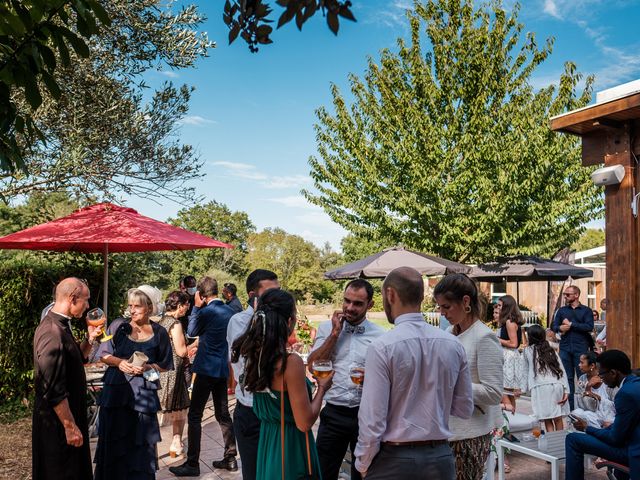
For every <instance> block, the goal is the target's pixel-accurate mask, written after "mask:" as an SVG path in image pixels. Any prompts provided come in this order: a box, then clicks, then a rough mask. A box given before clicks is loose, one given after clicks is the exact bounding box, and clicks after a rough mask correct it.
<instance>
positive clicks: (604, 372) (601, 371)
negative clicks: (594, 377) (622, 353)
mask: <svg viewBox="0 0 640 480" xmlns="http://www.w3.org/2000/svg"><path fill="white" fill-rule="evenodd" d="M609 372H611V370H598V376H599V377H604V376H605V375H607V374H608V373H609Z"/></svg>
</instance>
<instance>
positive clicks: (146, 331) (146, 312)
mask: <svg viewBox="0 0 640 480" xmlns="http://www.w3.org/2000/svg"><path fill="white" fill-rule="evenodd" d="M157 296H159V292H158V290H157V289H155V288H153V287H149V286H148V285H143V286H142V287H140V288H134V289H131V290H129V292H128V294H127V300H128V301H127V303H128V308H127V310H128V312H129V314H130V319H122V318H121V319H117V320H114V321H113V322H112V323H111V324H110V325H109V328H108V329H107V333H108V334H110V335H113V337H112V338H111V340H109V341H107V342H103V343H102V344H101V345H100V348H99V349H98V354H97V356H98V358H100V360H101V361H102V362H103V363H104V364H106V365H107V366H108V367H109V368H108V369H107V371H106V372H105V375H104V380H103V382H104V388H103V390H102V394H101V396H100V399H99V405H100V417H99V423H98V446H97V449H96V454H95V459H94V462H95V463H96V469H95V478H96V480H102V479H104V480H118V479H127V480H130V479H154V478H155V474H156V470H158V458H157V453H156V444H157V443H158V442H159V441H160V427H159V425H158V418H157V415H156V414H157V412H158V410H160V401H159V399H158V393H157V390H158V388H159V385H160V383H159V381H158V379H159V375H158V373H159V372H163V371H167V370H171V369H173V357H172V351H171V343H170V340H169V335H168V334H167V331H166V330H165V329H164V328H163V327H162V326H160V325H158V324H156V323H153V322H151V321H150V320H149V317H151V316H154V315H157V314H158V302H157V301H154V300H155V298H156V297H157Z"/></svg>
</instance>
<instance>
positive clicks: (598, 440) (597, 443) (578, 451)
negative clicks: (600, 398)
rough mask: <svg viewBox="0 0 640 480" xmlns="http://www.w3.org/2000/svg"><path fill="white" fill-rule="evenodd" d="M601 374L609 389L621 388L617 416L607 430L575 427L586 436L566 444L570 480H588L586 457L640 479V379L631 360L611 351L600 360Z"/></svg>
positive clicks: (572, 436) (580, 423)
mask: <svg viewBox="0 0 640 480" xmlns="http://www.w3.org/2000/svg"><path fill="white" fill-rule="evenodd" d="M598 370H599V375H600V378H601V379H602V381H603V382H604V383H605V384H606V385H607V386H608V387H617V386H620V390H618V393H617V394H616V396H615V400H614V403H615V407H616V416H615V420H614V421H613V424H611V425H610V426H609V427H607V428H594V427H588V426H587V423H586V422H585V421H584V420H582V419H578V420H577V421H576V422H574V424H573V426H574V427H575V428H576V430H580V431H584V432H586V435H584V434H582V433H570V434H569V435H567V439H566V441H565V448H566V453H567V469H566V478H567V480H578V479H580V480H582V479H583V478H584V455H585V454H589V455H594V456H596V457H602V458H606V459H607V460H611V461H613V462H616V463H621V464H623V465H628V466H629V467H630V469H631V478H639V477H640V378H639V377H636V376H634V375H632V374H631V362H630V361H629V357H627V355H626V354H625V353H624V352H621V351H620V350H608V351H606V352H604V353H603V354H602V355H600V356H599V357H598Z"/></svg>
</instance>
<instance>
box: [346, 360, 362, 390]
mask: <svg viewBox="0 0 640 480" xmlns="http://www.w3.org/2000/svg"><path fill="white" fill-rule="evenodd" d="M349 377H351V381H352V382H353V383H355V384H356V385H357V386H358V390H361V389H362V384H363V383H364V365H362V364H359V363H356V364H353V365H351V368H349Z"/></svg>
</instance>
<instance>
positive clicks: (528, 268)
mask: <svg viewBox="0 0 640 480" xmlns="http://www.w3.org/2000/svg"><path fill="white" fill-rule="evenodd" d="M469 276H470V277H472V278H475V279H476V280H478V281H479V282H491V283H495V282H516V297H517V301H518V303H520V282H536V281H545V282H547V296H548V295H549V283H548V282H554V281H563V280H567V279H568V278H569V277H571V278H589V277H591V276H593V270H589V269H588V268H582V267H576V266H575V265H571V264H568V263H562V262H557V261H555V260H549V259H547V258H541V257H536V256H533V255H516V256H513V257H501V258H498V259H496V260H494V261H493V262H488V263H483V264H482V265H478V266H477V267H474V268H473V269H472V270H471V273H470V274H469ZM549 313H550V312H549V300H548V298H547V322H549Z"/></svg>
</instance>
